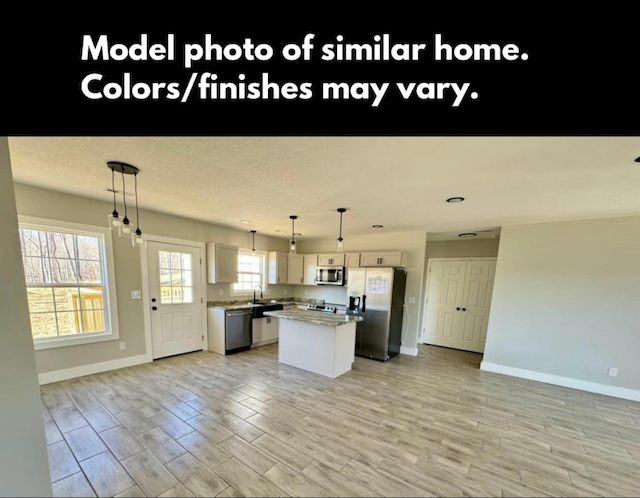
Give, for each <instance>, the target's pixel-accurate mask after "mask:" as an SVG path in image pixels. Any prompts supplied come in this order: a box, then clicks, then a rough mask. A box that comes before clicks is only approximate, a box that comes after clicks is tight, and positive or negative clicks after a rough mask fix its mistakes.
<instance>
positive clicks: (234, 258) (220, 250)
mask: <svg viewBox="0 0 640 498" xmlns="http://www.w3.org/2000/svg"><path fill="white" fill-rule="evenodd" d="M237 281H238V248H237V247H236V246H229V245H225V244H218V243H214V242H209V243H208V244H207V282H208V283H210V284H232V283H235V282H237Z"/></svg>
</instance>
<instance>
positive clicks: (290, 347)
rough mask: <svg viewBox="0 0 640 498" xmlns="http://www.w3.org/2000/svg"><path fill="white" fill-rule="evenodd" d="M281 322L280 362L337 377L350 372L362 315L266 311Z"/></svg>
mask: <svg viewBox="0 0 640 498" xmlns="http://www.w3.org/2000/svg"><path fill="white" fill-rule="evenodd" d="M264 315H265V316H271V317H274V318H277V319H278V361H279V362H280V363H284V364H286V365H291V366H293V367H297V368H301V369H303V370H307V371H309V372H314V373H317V374H320V375H324V376H325V377H330V378H332V379H335V378H336V377H338V376H340V375H342V374H344V373H346V372H348V371H349V370H351V364H352V363H353V360H354V358H355V346H356V322H358V321H360V320H362V317H360V316H352V315H337V314H327V313H321V312H317V311H305V310H278V311H265V312H264Z"/></svg>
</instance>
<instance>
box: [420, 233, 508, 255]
mask: <svg viewBox="0 0 640 498" xmlns="http://www.w3.org/2000/svg"><path fill="white" fill-rule="evenodd" d="M499 245H500V239H499V238H497V239H475V240H438V241H428V242H427V260H429V259H430V258H469V257H474V258H494V257H497V256H498V246H499Z"/></svg>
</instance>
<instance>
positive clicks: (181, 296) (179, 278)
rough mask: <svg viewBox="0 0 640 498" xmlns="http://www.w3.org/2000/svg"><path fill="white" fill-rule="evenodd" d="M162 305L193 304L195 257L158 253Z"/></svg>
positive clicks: (184, 254)
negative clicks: (193, 267)
mask: <svg viewBox="0 0 640 498" xmlns="http://www.w3.org/2000/svg"><path fill="white" fill-rule="evenodd" d="M158 262H159V272H160V274H159V276H160V304H185V303H192V302H193V272H192V266H193V256H192V255H191V254H189V253H181V252H173V251H158Z"/></svg>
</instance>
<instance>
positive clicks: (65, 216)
mask: <svg viewBox="0 0 640 498" xmlns="http://www.w3.org/2000/svg"><path fill="white" fill-rule="evenodd" d="M15 194H16V204H17V208H18V213H19V214H20V215H25V216H35V217H40V218H49V219H54V220H63V221H70V222H74V223H83V224H87V225H99V226H105V225H106V224H107V215H108V214H109V213H110V212H111V211H112V210H113V205H112V204H110V203H108V202H103V201H98V200H93V199H88V198H85V197H79V196H75V195H69V194H65V193H61V192H55V191H52V190H47V189H42V188H38V187H33V186H30V185H23V184H18V183H16V184H15ZM140 226H141V229H142V230H143V231H144V232H145V233H148V234H153V235H158V236H163V237H171V238H176V239H183V240H191V241H196V242H218V243H221V244H232V245H236V246H241V247H248V248H250V247H251V233H250V232H249V230H247V231H246V232H243V231H240V230H234V229H231V228H227V227H222V226H218V225H213V224H209V223H203V222H200V221H195V220H189V219H185V218H180V217H177V216H171V215H167V214H163V213H158V212H152V211H146V210H141V212H140ZM287 248H288V242H287V240H286V239H281V238H275V237H267V236H265V235H262V234H256V249H259V250H264V251H275V250H279V251H286V250H287ZM113 251H114V259H115V276H116V292H117V303H118V314H119V328H120V338H119V340H116V341H105V342H100V343H95V344H83V345H80V346H69V347H64V348H55V349H47V350H41V351H37V352H36V361H37V367H38V373H45V372H54V371H58V370H64V369H68V368H74V367H80V366H84V365H90V364H95V363H102V362H106V361H112V360H120V359H123V358H127V357H131V356H137V355H143V354H145V353H146V351H145V341H144V320H143V306H144V305H145V300H144V299H142V300H133V299H131V291H133V290H142V269H141V258H140V249H139V248H133V247H131V241H130V240H128V239H125V238H119V237H117V236H116V237H114V240H113ZM230 289H231V285H230V284H208V285H207V300H208V301H212V300H233V299H239V298H240V297H238V296H232V295H231V294H230ZM220 291H222V293H223V295H222V296H220ZM285 291H286V292H287V295H291V287H290V286H286V285H275V286H270V292H269V297H280V296H283V295H285V294H284V292H285ZM120 341H124V342H126V344H127V349H126V350H125V351H120V350H119V346H118V342H120Z"/></svg>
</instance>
